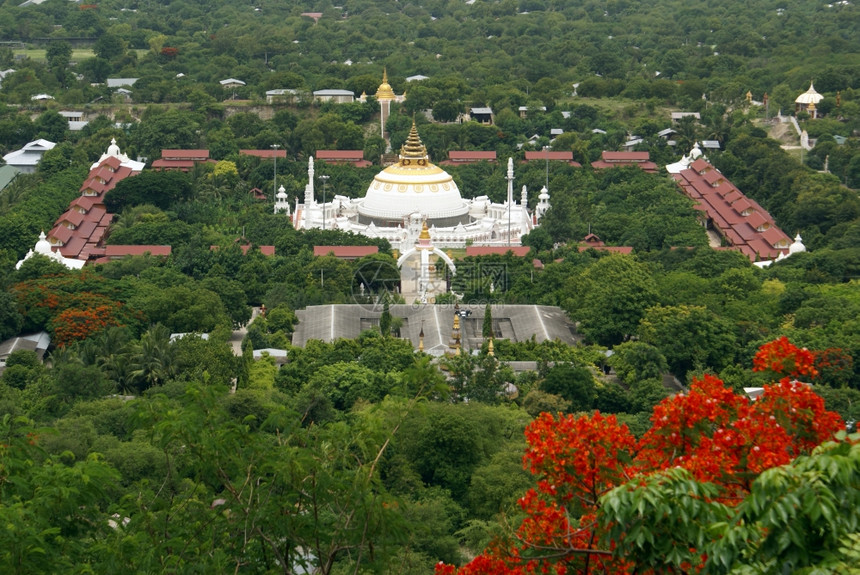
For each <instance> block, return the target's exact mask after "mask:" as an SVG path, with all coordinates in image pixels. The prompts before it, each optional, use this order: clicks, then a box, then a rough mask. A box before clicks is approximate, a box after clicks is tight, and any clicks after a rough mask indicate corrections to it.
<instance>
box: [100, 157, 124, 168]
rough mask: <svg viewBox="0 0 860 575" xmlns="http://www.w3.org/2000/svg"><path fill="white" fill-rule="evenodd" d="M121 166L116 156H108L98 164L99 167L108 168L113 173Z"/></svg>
mask: <svg viewBox="0 0 860 575" xmlns="http://www.w3.org/2000/svg"><path fill="white" fill-rule="evenodd" d="M121 165H122V162H121V161H120V159H119V158H117V157H116V156H108V157H107V158H105V159H104V160H102V163H101V164H99V166H105V167H108V168H110V169H111V170H113V171H116V169H117V168H119V167H120V166H121Z"/></svg>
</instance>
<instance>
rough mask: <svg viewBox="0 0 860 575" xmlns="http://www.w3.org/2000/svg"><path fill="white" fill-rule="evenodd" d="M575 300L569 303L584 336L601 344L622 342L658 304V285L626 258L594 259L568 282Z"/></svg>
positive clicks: (641, 265) (611, 256)
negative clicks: (651, 308) (575, 295)
mask: <svg viewBox="0 0 860 575" xmlns="http://www.w3.org/2000/svg"><path fill="white" fill-rule="evenodd" d="M571 284H572V286H573V287H572V289H574V290H576V292H578V296H579V297H578V298H577V299H576V300H574V302H572V303H571V304H568V305H567V307H568V308H569V309H568V311H569V312H570V314H571V316H572V317H573V318H575V319H578V320H579V321H580V323H581V327H582V332H583V333H584V334H585V335H586V337H587V338H588V339H589V340H591V341H594V342H596V343H599V344H601V345H614V344H617V343H621V342H622V341H624V340H626V339H627V338H629V337H630V336H631V335H633V334H634V333H636V328H637V326H638V325H639V320H640V319H642V317H643V316H644V315H645V310H646V309H648V308H649V307H651V306H652V305H653V304H655V303H657V285H656V283H655V281H654V278H653V277H652V275H651V272H650V271H649V270H648V268H647V267H646V266H645V265H643V264H641V263H639V262H638V261H636V259H634V258H632V257H630V256H625V255H616V254H613V255H610V256H607V257H604V258H601V259H599V260H597V261H596V262H595V263H594V264H592V265H591V266H590V267H589V268H588V269H586V270H585V272H583V273H582V275H581V276H580V277H579V278H576V279H575V280H571Z"/></svg>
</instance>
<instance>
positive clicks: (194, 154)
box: [161, 150, 209, 162]
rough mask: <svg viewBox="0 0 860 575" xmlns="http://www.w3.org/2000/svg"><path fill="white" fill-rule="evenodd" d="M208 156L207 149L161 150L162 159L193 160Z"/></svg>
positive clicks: (204, 158) (203, 158)
mask: <svg viewBox="0 0 860 575" xmlns="http://www.w3.org/2000/svg"><path fill="white" fill-rule="evenodd" d="M208 158H209V150H161V159H162V160H195V161H198V162H199V161H201V160H206V159H208Z"/></svg>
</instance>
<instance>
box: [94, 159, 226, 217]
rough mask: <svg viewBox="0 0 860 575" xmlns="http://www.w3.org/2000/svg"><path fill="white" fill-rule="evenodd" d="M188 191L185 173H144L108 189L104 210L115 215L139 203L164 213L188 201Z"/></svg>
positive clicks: (189, 184)
mask: <svg viewBox="0 0 860 575" xmlns="http://www.w3.org/2000/svg"><path fill="white" fill-rule="evenodd" d="M234 168H235V166H234ZM191 191H192V188H191V181H190V180H189V177H188V175H187V174H184V173H182V172H176V171H166V172H155V171H151V170H145V171H143V172H141V173H140V174H137V175H136V176H134V177H133V178H125V179H123V180H120V181H119V182H118V183H117V184H116V186H115V187H114V188H113V189H112V190H109V191H108V192H107V194H105V207H106V208H107V209H108V211H110V212H112V213H115V214H118V213H120V212H122V211H123V210H124V209H126V208H130V207H133V206H138V205H142V204H151V205H154V206H156V207H157V208H159V209H162V210H166V209H169V208H170V207H171V206H172V205H173V204H174V203H175V202H179V201H182V200H187V199H189V198H190V197H191Z"/></svg>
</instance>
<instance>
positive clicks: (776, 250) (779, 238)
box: [666, 145, 802, 262]
mask: <svg viewBox="0 0 860 575" xmlns="http://www.w3.org/2000/svg"><path fill="white" fill-rule="evenodd" d="M666 170H667V171H668V172H669V173H670V174H671V175H672V177H673V178H674V179H675V181H676V182H677V183H678V186H679V187H680V188H681V190H683V192H684V194H686V195H687V196H688V197H689V198H691V199H692V200H694V201H695V202H696V203H697V206H696V209H698V210H700V212H701V214H702V215H701V218H700V219H701V221H702V224H703V225H704V226H706V227H707V228H709V229H712V230H714V231H716V232H717V233H718V234H719V235H720V236H721V237H722V238H723V241H724V242H725V244H726V245H727V246H728V247H729V248H730V249H734V250H737V251H739V252H741V253H742V254H744V255H745V256H747V257H748V258H749V259H750V261H752V262H759V261H764V260H775V259H777V258H781V257H785V256H786V255H788V254H789V253H793V252H791V248H792V245H793V244H792V241H791V238H789V237H788V235H786V234H785V232H783V231H782V230H781V229H779V228H778V227H777V226H776V223H775V222H774V220H773V218H772V217H771V215H770V214H769V213H768V212H767V210H765V209H764V208H762V207H761V206H760V205H759V204H758V203H756V202H755V201H754V200H752V199H750V198H748V197H747V196H745V195H744V194H743V193H741V191H740V190H738V189H737V187H735V186H734V184H732V183H731V182H730V181H729V180H728V179H727V178H726V177H725V176H724V175H723V174H722V173H720V171H719V170H717V169H716V168H715V167H714V166H712V165H711V164H710V163H708V161H707V160H706V159H705V157H704V156H703V155H702V152H701V150H699V147H698V145H696V146H694V148H693V150H691V151H690V154H689V155H686V156H684V157H683V158H682V159H681V160H680V161H679V162H676V163H675V164H669V165H667V166H666ZM798 242H799V239H798ZM800 245H801V246H802V244H800ZM793 249H794V250H795V251H802V250H801V248H800V247H799V246H795V247H794V248H793Z"/></svg>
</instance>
